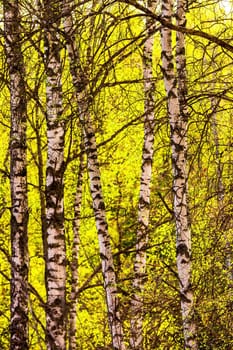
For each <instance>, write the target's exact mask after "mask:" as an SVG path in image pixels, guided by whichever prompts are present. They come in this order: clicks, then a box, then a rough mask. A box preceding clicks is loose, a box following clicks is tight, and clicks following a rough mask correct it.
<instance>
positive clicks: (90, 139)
mask: <svg viewBox="0 0 233 350" xmlns="http://www.w3.org/2000/svg"><path fill="white" fill-rule="evenodd" d="M63 4H64V7H63V11H64V32H65V36H66V42H67V50H68V53H69V57H70V70H71V75H72V79H73V84H74V87H75V89H76V97H77V102H78V108H79V120H80V124H81V127H82V132H83V136H84V143H85V151H86V154H87V162H88V173H89V178H90V190H91V196H92V202H93V210H94V215H95V222H96V228H97V233H98V240H99V249H100V259H101V265H102V274H103V280H104V289H105V295H106V304H107V310H108V320H109V327H110V332H111V336H112V345H113V348H114V349H115V350H124V349H125V346H124V342H123V329H122V323H121V319H120V313H119V299H118V296H117V283H116V274H115V270H114V264H113V255H112V251H111V245H110V236H109V232H108V225H107V218H106V211H105V204H104V199H103V193H102V187H101V175H100V168H99V163H98V154H97V146H96V139H95V132H94V129H93V126H92V121H91V117H90V113H89V111H88V102H87V101H88V99H87V95H88V92H87V84H88V76H87V74H85V72H83V71H82V69H81V65H80V60H79V52H78V48H77V45H76V43H75V38H74V35H73V32H72V30H73V28H74V25H73V19H72V16H71V11H70V6H71V2H70V1H69V0H64V1H63Z"/></svg>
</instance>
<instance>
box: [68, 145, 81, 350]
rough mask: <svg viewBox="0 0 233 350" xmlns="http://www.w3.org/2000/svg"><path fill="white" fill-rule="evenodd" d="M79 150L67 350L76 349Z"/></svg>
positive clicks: (79, 195) (79, 210) (79, 211)
mask: <svg viewBox="0 0 233 350" xmlns="http://www.w3.org/2000/svg"><path fill="white" fill-rule="evenodd" d="M82 151H83V150H81V155H80V165H79V171H78V179H77V188H76V194H75V203H74V220H73V234H74V235H73V245H72V261H71V293H70V306H69V307H70V308H69V317H70V318H69V350H75V349H76V347H77V346H76V336H77V302H78V300H77V295H78V259H79V245H80V236H79V231H80V220H81V204H82V185H83V172H84V159H83V158H84V154H83V152H82Z"/></svg>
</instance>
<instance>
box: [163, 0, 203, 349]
mask: <svg viewBox="0 0 233 350" xmlns="http://www.w3.org/2000/svg"><path fill="white" fill-rule="evenodd" d="M172 5H173V4H172V1H171V0H166V1H165V0H164V1H162V17H163V19H164V20H166V21H168V22H171V16H172V9H173V6H172ZM184 6H185V2H184V1H178V2H177V21H178V22H179V23H180V21H183V19H184V16H185V12H184V11H185V8H184ZM180 24H181V23H180ZM181 25H185V21H184V23H183V24H181ZM180 34H182V33H179V35H180ZM179 35H177V53H176V56H177V72H178V80H179V88H178V90H177V87H176V76H175V71H174V63H173V55H172V38H171V30H170V29H169V28H165V27H162V29H161V44H162V65H163V71H164V84H165V89H166V92H167V103H168V116H169V121H170V130H171V147H172V168H173V195H174V217H175V223H176V250H177V269H178V276H179V284H180V296H181V312H182V319H183V332H184V343H185V349H193V350H194V349H197V348H198V345H197V339H196V324H195V321H194V310H193V303H194V297H193V291H192V285H191V232H190V227H189V215H188V203H187V195H188V189H187V182H188V178H187V171H186V163H187V108H186V104H185V95H186V92H185V90H186V83H185V81H186V73H185V56H184V55H185V46H184V38H183V37H180V36H179ZM181 67H183V71H184V75H183V76H182V74H181V73H182V70H181ZM181 108H182V111H183V110H184V113H183V112H182V113H181V112H180V110H181Z"/></svg>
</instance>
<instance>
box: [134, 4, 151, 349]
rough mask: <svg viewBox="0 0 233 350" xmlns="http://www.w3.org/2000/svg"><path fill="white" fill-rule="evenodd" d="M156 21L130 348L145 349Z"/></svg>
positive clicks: (146, 54) (146, 60)
mask: <svg viewBox="0 0 233 350" xmlns="http://www.w3.org/2000/svg"><path fill="white" fill-rule="evenodd" d="M156 3H157V1H155V0H149V1H148V3H147V7H148V9H149V10H150V11H152V12H154V11H155V7H156ZM152 28H153V21H152V20H151V19H150V18H146V35H147V36H148V39H147V40H146V42H145V44H144V49H143V78H144V93H145V102H144V143H143V153H142V169H141V180H140V193H139V205H138V229H137V242H136V256H135V261H134V279H133V283H132V287H133V294H132V300H131V319H130V326H131V337H130V348H131V349H134V350H141V349H143V290H144V284H145V279H146V248H147V243H148V224H149V210H150V182H151V175H152V160H153V151H154V150H153V146H154V122H155V121H154V119H155V116H154V104H155V100H154V90H155V86H154V80H153V70H152V67H153V62H152V54H153V43H154V38H153V35H152Z"/></svg>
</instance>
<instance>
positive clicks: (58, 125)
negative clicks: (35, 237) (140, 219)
mask: <svg viewBox="0 0 233 350" xmlns="http://www.w3.org/2000/svg"><path fill="white" fill-rule="evenodd" d="M43 5H44V18H45V27H44V32H45V35H44V50H45V71H46V78H47V84H46V99H47V140H48V150H47V166H46V225H47V229H46V230H47V257H46V279H47V281H46V285H47V312H46V332H47V334H46V341H47V348H48V350H49V349H51V350H54V349H59V350H63V349H65V348H66V330H65V324H66V249H65V234H64V204H63V175H64V137H65V132H64V121H63V120H62V85H61V84H62V82H61V76H62V66H61V59H60V48H61V44H60V38H59V25H60V18H61V1H56V0H52V1H49V0H45V1H44V3H43Z"/></svg>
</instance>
